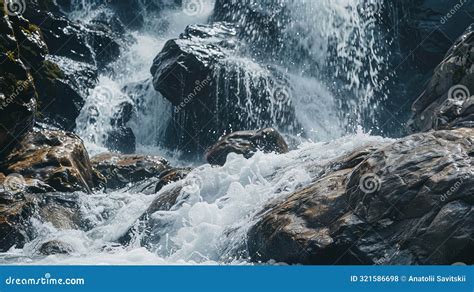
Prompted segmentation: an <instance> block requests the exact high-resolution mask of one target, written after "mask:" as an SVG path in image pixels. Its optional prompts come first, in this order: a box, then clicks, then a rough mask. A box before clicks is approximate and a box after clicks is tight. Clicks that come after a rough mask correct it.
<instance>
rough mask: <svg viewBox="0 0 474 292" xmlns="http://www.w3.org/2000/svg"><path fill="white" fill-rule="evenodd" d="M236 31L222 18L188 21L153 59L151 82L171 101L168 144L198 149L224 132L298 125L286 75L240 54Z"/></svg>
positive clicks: (179, 148)
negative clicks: (207, 22) (200, 22)
mask: <svg viewBox="0 0 474 292" xmlns="http://www.w3.org/2000/svg"><path fill="white" fill-rule="evenodd" d="M238 31H239V27H237V26H235V25H233V24H230V23H225V22H217V23H213V24H210V25H190V26H188V27H187V28H186V30H185V32H184V33H183V34H182V35H181V36H180V38H178V39H173V40H170V41H168V42H167V43H166V45H165V46H164V48H163V50H162V51H161V53H160V54H159V55H158V56H157V57H156V58H155V60H154V62H153V66H152V68H151V73H152V74H153V85H154V87H155V89H156V90H158V91H159V92H160V93H161V94H162V95H163V96H164V97H165V98H166V99H168V100H169V101H170V102H171V103H172V104H173V105H174V109H173V113H172V117H173V120H172V121H171V122H170V124H169V126H168V131H167V137H166V142H167V144H169V145H170V146H173V147H174V148H176V147H177V148H178V150H182V151H184V152H191V153H202V152H203V150H204V149H205V148H207V147H209V146H210V145H212V143H213V142H215V141H216V140H217V139H218V138H219V137H220V136H221V135H222V134H224V133H230V132H234V131H238V130H246V129H260V128H264V127H277V128H279V129H282V130H287V131H289V132H293V131H296V130H297V129H299V126H298V123H297V121H296V118H295V113H294V107H293V105H292V98H291V91H292V90H291V86H289V83H288V81H287V80H286V76H285V74H283V73H282V72H279V71H278V70H277V69H275V68H272V67H270V66H265V65H262V64H259V63H257V62H255V61H253V60H250V59H247V58H244V57H240V56H239V50H240V47H245V46H246V45H245V44H244V43H242V42H241V41H240V40H239V38H238V37H237V35H238Z"/></svg>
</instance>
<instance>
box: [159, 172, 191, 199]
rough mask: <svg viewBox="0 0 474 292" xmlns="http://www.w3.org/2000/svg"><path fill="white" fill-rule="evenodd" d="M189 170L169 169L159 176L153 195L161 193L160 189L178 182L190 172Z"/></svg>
mask: <svg viewBox="0 0 474 292" xmlns="http://www.w3.org/2000/svg"><path fill="white" fill-rule="evenodd" d="M191 170H192V169H191V168H171V169H168V170H167V171H165V172H163V173H162V174H161V175H160V176H159V181H158V183H157V184H156V188H155V193H158V192H159V191H161V189H162V188H163V187H165V186H167V185H169V184H171V183H174V182H177V181H180V180H182V179H184V178H186V176H187V175H188V174H189V173H190V172H191Z"/></svg>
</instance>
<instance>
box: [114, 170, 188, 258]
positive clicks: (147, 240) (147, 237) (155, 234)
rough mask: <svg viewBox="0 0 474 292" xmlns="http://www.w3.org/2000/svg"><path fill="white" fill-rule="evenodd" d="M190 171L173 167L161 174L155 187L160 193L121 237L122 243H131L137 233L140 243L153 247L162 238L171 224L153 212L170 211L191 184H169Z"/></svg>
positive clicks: (179, 179) (185, 175) (182, 178)
mask: <svg viewBox="0 0 474 292" xmlns="http://www.w3.org/2000/svg"><path fill="white" fill-rule="evenodd" d="M190 172H191V169H190V168H172V169H169V170H167V171H165V172H163V173H162V174H161V175H160V176H159V181H158V184H157V185H156V189H155V193H158V195H157V197H156V198H155V199H154V200H153V202H152V203H151V204H150V206H149V207H148V209H147V210H146V211H145V212H144V213H143V215H142V216H140V218H139V219H138V220H137V222H136V223H135V224H134V225H133V226H132V227H131V228H130V229H129V230H128V231H127V232H126V233H125V234H124V235H123V236H122V237H121V238H120V239H119V242H120V243H121V244H123V245H128V244H130V243H131V242H132V241H133V240H135V239H136V238H137V235H139V239H140V244H141V245H142V246H145V247H147V248H150V249H153V244H156V243H157V242H159V241H160V240H161V235H162V234H163V230H164V229H166V228H169V227H170V226H168V225H167V222H166V219H164V220H162V218H154V217H152V214H154V213H156V212H158V211H169V210H170V209H171V208H172V207H173V206H174V205H175V204H176V203H177V200H178V197H179V196H180V195H181V193H182V190H185V189H184V188H186V187H190V185H187V184H175V185H172V186H169V185H170V184H172V183H174V182H178V181H181V180H184V179H185V178H186V177H187V176H188V175H189V174H190ZM191 183H193V182H191Z"/></svg>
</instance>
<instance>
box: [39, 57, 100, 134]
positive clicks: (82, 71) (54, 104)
mask: <svg viewBox="0 0 474 292" xmlns="http://www.w3.org/2000/svg"><path fill="white" fill-rule="evenodd" d="M63 61H64V60H62V59H58V58H48V59H47V60H44V61H43V62H42V63H41V67H40V69H39V70H37V71H35V72H34V77H35V84H36V88H37V92H38V100H39V101H40V104H39V111H40V112H41V116H40V119H41V120H42V121H46V122H47V123H49V124H52V125H54V126H57V127H58V128H60V129H64V130H72V129H74V128H75V126H76V119H77V117H78V116H79V113H80V112H81V109H82V107H83V106H84V104H85V98H86V88H91V87H93V86H94V85H95V82H96V80H97V79H96V78H97V73H96V72H95V69H91V68H90V66H88V65H87V64H85V63H76V65H78V66H74V69H73V70H72V71H70V70H68V68H69V66H67V65H66V64H72V63H69V62H63ZM56 62H57V63H56ZM58 63H59V64H61V67H60V66H59V65H58Z"/></svg>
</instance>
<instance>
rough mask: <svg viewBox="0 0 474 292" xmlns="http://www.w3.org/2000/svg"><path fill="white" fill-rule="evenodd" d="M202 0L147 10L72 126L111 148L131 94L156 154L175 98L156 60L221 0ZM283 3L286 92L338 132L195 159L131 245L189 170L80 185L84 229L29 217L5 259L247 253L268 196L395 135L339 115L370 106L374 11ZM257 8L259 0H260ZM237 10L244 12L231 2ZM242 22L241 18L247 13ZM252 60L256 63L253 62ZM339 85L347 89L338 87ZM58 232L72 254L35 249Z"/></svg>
mask: <svg viewBox="0 0 474 292" xmlns="http://www.w3.org/2000/svg"><path fill="white" fill-rule="evenodd" d="M243 1H244V0H243ZM198 2H199V3H201V4H203V6H201V8H200V9H198V13H196V14H195V13H194V12H193V13H189V11H188V12H187V13H185V12H184V11H183V10H182V9H171V10H167V11H164V12H162V14H161V15H160V17H156V16H155V17H154V16H151V15H150V17H147V16H145V19H147V22H146V25H145V26H144V28H143V29H141V30H139V31H136V32H133V33H132V36H133V38H134V39H135V41H134V43H133V44H131V45H130V46H129V47H128V48H127V49H126V51H124V52H123V53H122V56H121V57H120V59H119V60H118V61H117V62H116V63H115V64H113V65H112V70H111V72H108V73H103V74H102V75H101V76H100V78H99V83H98V85H97V87H96V88H94V89H92V90H91V91H90V92H89V97H88V99H87V101H86V105H85V106H84V108H83V110H82V112H81V114H80V116H79V118H78V119H77V125H78V127H77V132H78V134H79V135H80V136H81V137H82V138H83V139H84V140H85V142H86V144H87V147H88V150H89V151H90V152H91V154H92V155H94V154H95V153H98V152H102V151H106V150H107V149H106V148H105V146H104V145H105V140H106V138H107V133H108V132H109V131H110V127H111V126H110V121H111V120H112V119H113V116H114V114H115V113H116V112H117V110H118V108H119V106H120V104H121V103H123V102H132V103H134V105H135V106H136V109H137V112H136V113H135V116H134V117H133V119H132V120H131V121H130V123H129V126H130V127H131V128H132V129H133V132H134V134H135V136H136V138H137V143H138V144H139V145H140V147H138V149H139V151H142V152H146V153H151V154H155V155H156V154H159V153H160V152H161V151H162V150H161V149H157V148H155V146H156V145H158V144H159V140H160V138H161V137H163V133H164V129H165V125H166V124H167V120H168V119H169V118H170V117H169V114H170V112H171V105H170V104H169V103H168V102H167V101H166V100H165V99H164V98H163V97H162V96H161V95H160V94H159V93H158V92H156V91H155V90H154V89H153V86H152V85H151V80H150V73H149V68H150V66H151V64H152V60H153V58H154V57H155V56H156V54H157V53H158V52H159V51H160V50H161V48H162V47H163V45H164V43H165V42H166V40H168V39H170V38H173V37H176V36H178V35H179V33H181V32H182V31H183V30H184V27H185V26H186V25H188V24H191V23H205V22H206V21H207V19H208V17H209V15H210V13H211V12H212V8H213V7H214V1H198ZM280 2H281V3H283V4H287V6H286V7H287V9H286V10H285V11H286V13H287V14H286V15H287V17H289V19H290V21H287V23H289V25H285V26H283V27H284V29H283V37H282V40H283V42H284V43H285V44H284V46H283V49H282V51H283V52H284V54H283V55H280V59H278V60H275V59H273V61H274V65H275V66H277V67H279V68H280V69H281V70H283V71H285V72H288V76H289V84H290V85H291V88H288V89H286V88H285V89H283V90H288V91H290V94H286V95H289V96H291V98H292V102H293V103H294V105H295V108H296V115H297V117H298V119H299V122H300V123H301V124H302V125H303V127H304V128H305V129H306V130H307V132H309V135H308V137H309V138H311V139H313V140H315V141H321V140H325V141H331V142H306V143H303V144H302V145H300V146H299V148H298V149H297V150H294V151H291V152H289V153H287V154H283V155H276V154H264V153H260V152H259V153H257V154H256V155H255V156H253V157H252V158H250V159H245V158H244V157H243V156H241V155H235V154H230V155H229V157H228V161H227V163H226V165H225V166H223V167H211V166H210V165H204V166H200V167H198V168H196V169H195V170H194V171H193V172H192V174H191V177H195V178H196V177H197V178H198V182H199V188H197V189H196V190H193V191H189V189H186V188H183V189H182V190H181V191H180V195H179V197H178V200H177V202H176V204H174V206H172V207H171V208H170V209H169V210H168V211H159V212H155V213H153V214H151V216H150V218H149V220H150V222H152V223H153V224H155V225H156V226H160V228H158V230H157V232H158V235H159V236H158V237H159V240H156V241H152V242H151V243H150V244H149V245H148V246H147V247H146V248H145V247H144V246H143V245H142V244H140V242H141V238H142V237H143V236H145V235H144V234H140V233H138V234H135V235H134V237H133V238H132V243H131V244H130V245H128V246H122V245H120V244H118V243H117V241H118V240H119V238H121V237H122V236H123V235H124V234H125V233H126V232H127V231H128V230H129V228H130V227H132V226H134V225H136V224H140V222H139V218H140V217H141V216H142V214H144V212H145V211H146V210H148V208H149V206H150V205H151V204H152V202H153V201H154V199H155V198H157V197H159V196H160V195H162V194H163V193H165V192H167V191H170V190H171V189H173V188H177V187H180V186H183V185H186V183H187V181H186V179H185V180H183V181H180V182H176V183H173V184H170V185H168V186H166V187H165V188H164V189H162V190H161V191H160V192H159V193H158V194H153V195H149V194H145V193H141V192H136V191H131V190H130V189H123V190H119V191H114V192H110V193H97V194H93V195H86V194H82V193H77V194H73V196H76V198H77V200H79V204H80V206H81V214H82V215H83V216H85V219H86V220H87V221H88V222H89V223H90V225H91V228H90V229H88V231H82V230H58V229H56V228H55V227H53V226H52V225H51V224H49V223H46V222H40V221H38V220H33V222H32V224H33V227H34V228H35V229H36V233H37V235H38V236H37V237H36V238H35V239H34V240H32V241H30V242H28V243H26V245H25V247H24V248H23V249H16V248H12V249H11V250H10V251H9V252H7V253H4V254H0V262H4V263H26V264H246V263H247V254H246V251H245V246H246V234H247V232H248V230H249V228H250V227H251V226H252V224H253V223H254V221H255V220H256V219H257V218H256V217H255V216H256V214H258V213H259V212H260V211H261V210H262V209H263V208H264V206H265V205H266V204H267V203H268V202H269V201H270V200H273V199H277V198H279V197H282V196H285V195H287V194H289V193H291V192H293V191H295V190H297V189H299V188H301V187H302V186H305V185H307V184H309V183H311V182H312V181H314V180H315V179H317V177H318V175H319V174H320V173H321V172H322V171H323V170H324V169H325V167H326V166H327V164H328V163H329V162H330V161H332V160H333V159H335V158H337V157H340V156H342V155H344V154H346V153H349V152H351V151H352V150H354V149H356V148H359V147H363V146H366V145H373V144H378V143H384V142H387V141H389V140H388V139H382V138H380V137H372V136H369V135H366V134H362V133H357V134H353V135H349V136H344V135H345V133H346V131H345V130H346V127H347V123H348V122H347V120H346V119H345V118H344V114H341V111H342V109H343V108H344V107H347V104H348V103H350V102H352V103H353V106H352V107H351V108H350V113H351V114H353V115H355V116H359V117H360V118H359V120H361V119H362V112H363V111H364V110H365V109H367V108H371V107H373V105H374V101H375V98H376V95H375V93H374V92H375V91H376V89H377V88H378V87H380V80H379V79H378V78H379V76H380V74H381V72H382V71H383V70H384V65H383V64H384V62H385V59H384V58H385V57H382V55H383V54H381V51H380V50H379V49H378V47H377V46H376V45H375V43H376V42H375V38H376V36H375V34H374V33H373V32H374V30H373V26H374V21H373V19H374V17H375V16H361V14H360V11H359V9H360V8H359V7H360V5H361V3H362V1H358V0H335V1H330V0H320V1H310V0H301V1H296V0H295V1H280ZM369 2H370V1H369ZM73 3H75V5H79V6H74V7H76V8H80V10H78V11H79V12H78V13H76V14H75V16H74V17H80V15H81V13H82V15H84V14H87V13H86V12H87V11H89V10H93V9H92V8H91V7H94V6H91V5H97V3H98V2H97V1H86V0H76V1H74V2H73ZM255 3H256V2H255ZM373 3H379V2H377V1H376V2H373ZM88 7H89V8H88ZM254 7H256V9H257V8H258V5H254ZM88 9H89V10H88ZM192 11H194V10H192ZM235 17H240V15H239V14H238V13H236V14H235ZM163 19H165V20H166V21H168V22H169V25H168V26H167V29H165V30H164V31H163V29H162V28H160V30H157V27H160V26H161V24H162V23H163ZM85 21H87V20H85ZM242 21H243V23H242V24H245V21H246V19H245V18H242ZM278 21H280V20H278ZM281 21H282V22H284V21H283V20H281ZM157 31H160V33H156V32H157ZM279 52H281V51H279ZM273 58H274V57H273ZM247 64H249V65H248V66H251V64H253V62H247ZM249 71H251V70H249ZM255 74H258V72H255ZM247 78H252V76H247ZM336 80H337V81H336ZM339 85H341V87H342V89H335V86H339ZM346 93H347V94H348V96H347V100H341V99H340V96H341V95H344V94H346ZM349 93H350V94H349ZM284 95H285V94H284ZM375 104H376V103H375ZM249 108H250V109H251V108H252V107H251V106H250V107H249ZM371 110H373V108H371ZM341 137H342V138H341ZM54 239H60V240H61V241H63V242H65V243H68V244H70V245H71V246H72V247H73V249H74V251H73V253H72V255H71V256H64V255H54V256H47V257H44V256H40V255H39V253H38V248H39V246H41V244H42V243H44V242H46V241H49V240H54Z"/></svg>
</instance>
